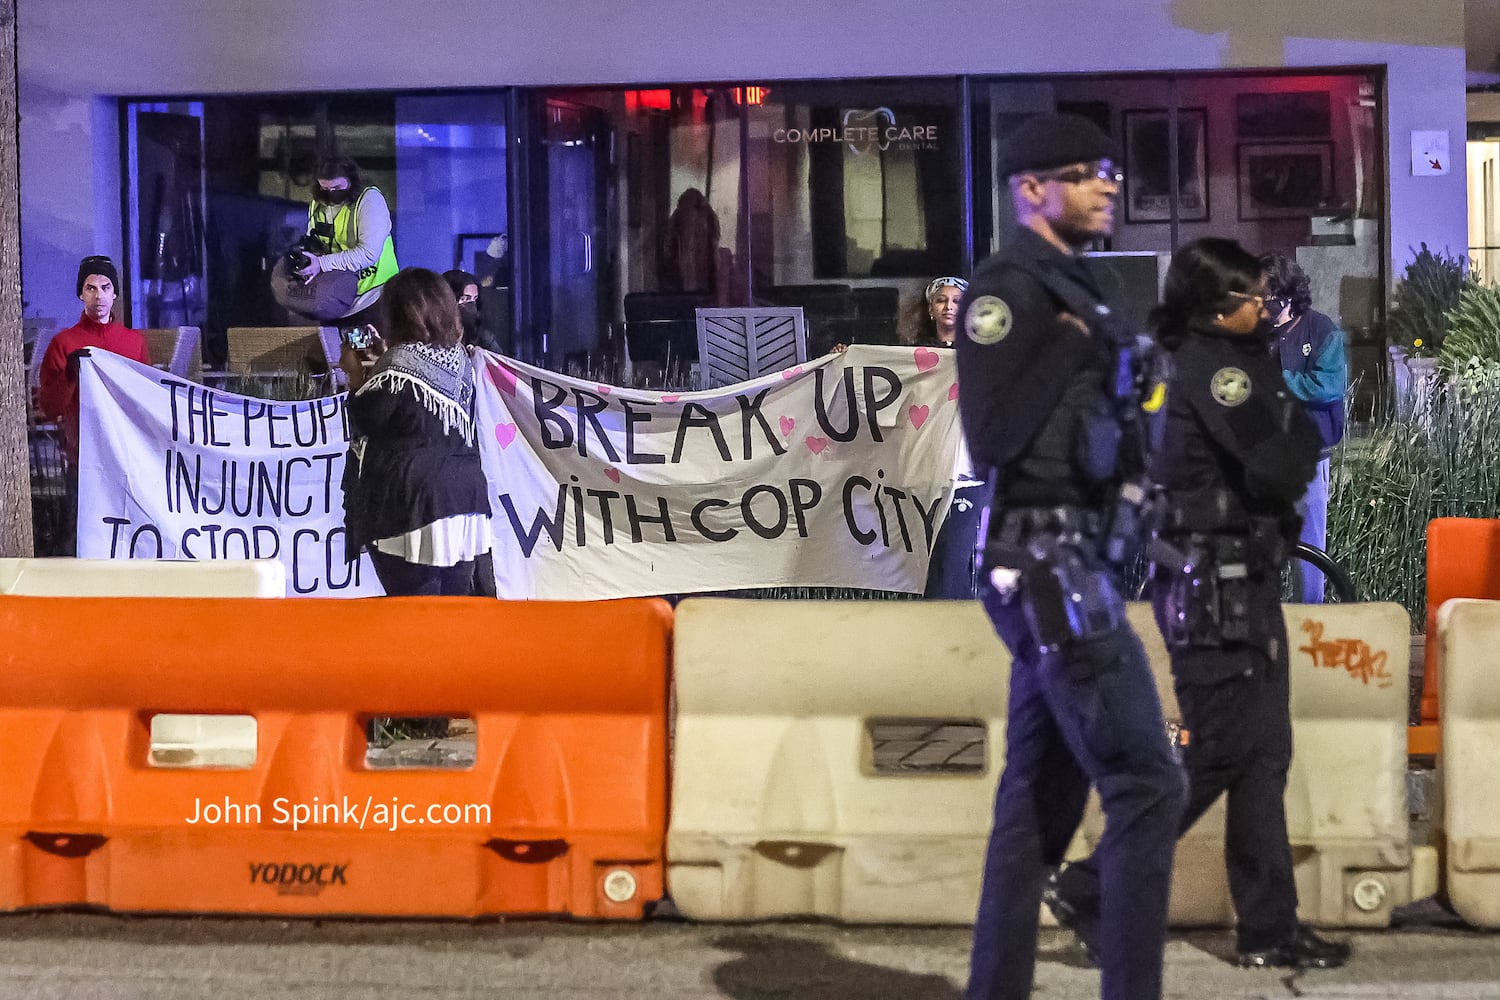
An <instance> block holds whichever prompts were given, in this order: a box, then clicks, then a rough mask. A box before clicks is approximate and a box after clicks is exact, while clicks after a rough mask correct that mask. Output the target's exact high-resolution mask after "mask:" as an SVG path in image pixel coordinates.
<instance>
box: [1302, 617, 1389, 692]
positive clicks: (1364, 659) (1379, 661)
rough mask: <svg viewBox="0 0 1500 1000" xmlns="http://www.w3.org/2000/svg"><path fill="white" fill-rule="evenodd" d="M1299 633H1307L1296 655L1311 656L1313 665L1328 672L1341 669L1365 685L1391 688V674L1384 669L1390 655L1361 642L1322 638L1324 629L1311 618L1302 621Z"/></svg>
mask: <svg viewBox="0 0 1500 1000" xmlns="http://www.w3.org/2000/svg"><path fill="white" fill-rule="evenodd" d="M1302 631H1304V632H1306V633H1307V645H1305V646H1298V647H1297V651H1298V652H1299V653H1306V654H1307V655H1309V656H1311V657H1312V661H1313V666H1315V667H1323V668H1325V669H1328V670H1338V669H1341V668H1342V669H1343V670H1344V671H1346V672H1347V673H1348V674H1349V676H1350V677H1357V678H1359V679H1360V680H1361V681H1363V682H1364V683H1365V684H1370V683H1374V684H1375V686H1376V687H1379V688H1388V687H1390V686H1391V675H1390V672H1389V671H1388V670H1386V660H1387V659H1388V658H1389V653H1388V652H1387V651H1386V650H1384V649H1371V648H1370V644H1369V643H1368V642H1365V641H1364V640H1363V639H1324V638H1323V631H1324V626H1323V623H1322V622H1320V621H1313V620H1312V619H1311V618H1309V619H1306V620H1304V621H1303V622H1302Z"/></svg>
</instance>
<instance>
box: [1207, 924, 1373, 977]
mask: <svg viewBox="0 0 1500 1000" xmlns="http://www.w3.org/2000/svg"><path fill="white" fill-rule="evenodd" d="M1348 960H1349V946H1348V945H1347V944H1345V943H1344V942H1342V941H1330V940H1328V939H1327V938H1325V937H1322V936H1320V935H1319V934H1318V933H1317V932H1315V931H1314V930H1313V929H1312V928H1311V927H1309V926H1307V925H1306V924H1298V925H1297V932H1296V933H1295V934H1293V935H1292V939H1291V940H1290V941H1286V942H1283V943H1282V944H1279V945H1276V946H1274V947H1271V948H1260V949H1246V948H1241V949H1240V950H1239V952H1238V954H1236V956H1235V962H1236V964H1237V965H1239V967H1240V968H1242V969H1264V968H1288V969H1337V968H1338V967H1339V966H1341V965H1343V964H1344V963H1345V962H1347V961H1348Z"/></svg>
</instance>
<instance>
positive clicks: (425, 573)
mask: <svg viewBox="0 0 1500 1000" xmlns="http://www.w3.org/2000/svg"><path fill="white" fill-rule="evenodd" d="M370 562H371V563H372V564H373V565H374V567H375V575H376V576H377V577H378V578H379V579H380V586H381V587H383V588H385V594H386V596H387V597H494V596H495V574H494V569H493V565H494V563H493V558H492V556H491V554H490V553H488V552H486V553H485V554H484V555H482V556H480V557H478V558H477V559H470V560H467V561H465V562H461V563H456V564H454V565H452V566H423V565H420V564H418V563H409V562H407V561H406V560H405V559H401V558H398V557H397V556H393V555H388V554H387V553H384V552H378V551H376V550H375V549H371V550H370Z"/></svg>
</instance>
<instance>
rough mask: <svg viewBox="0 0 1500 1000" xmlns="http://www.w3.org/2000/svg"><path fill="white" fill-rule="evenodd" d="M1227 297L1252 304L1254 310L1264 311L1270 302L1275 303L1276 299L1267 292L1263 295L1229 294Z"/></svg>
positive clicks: (1247, 293)
mask: <svg viewBox="0 0 1500 1000" xmlns="http://www.w3.org/2000/svg"><path fill="white" fill-rule="evenodd" d="M1229 297H1230V298H1231V299H1240V300H1242V301H1245V302H1254V303H1255V308H1257V309H1265V308H1267V307H1268V306H1269V305H1270V304H1271V303H1272V302H1275V301H1276V299H1275V298H1274V297H1273V296H1272V295H1271V294H1270V293H1269V292H1267V293H1265V294H1263V295H1252V294H1250V293H1249V292H1230V293H1229Z"/></svg>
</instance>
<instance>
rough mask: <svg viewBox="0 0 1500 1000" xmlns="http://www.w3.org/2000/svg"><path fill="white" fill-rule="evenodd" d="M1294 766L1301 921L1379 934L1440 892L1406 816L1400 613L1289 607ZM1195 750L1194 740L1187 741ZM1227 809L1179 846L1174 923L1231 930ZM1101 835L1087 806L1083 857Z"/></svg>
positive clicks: (1156, 655) (1172, 716)
mask: <svg viewBox="0 0 1500 1000" xmlns="http://www.w3.org/2000/svg"><path fill="white" fill-rule="evenodd" d="M1282 611H1283V613H1284V614H1285V616H1286V625H1287V638H1288V640H1289V642H1290V647H1291V648H1290V654H1289V660H1290V667H1291V708H1292V724H1293V743H1294V746H1293V757H1292V767H1291V771H1290V773H1289V774H1288V776H1287V790H1286V818H1287V835H1288V839H1290V841H1291V844H1292V859H1293V863H1294V865H1295V870H1296V877H1297V895H1298V904H1299V907H1298V909H1299V914H1300V916H1301V917H1302V919H1304V920H1307V921H1309V922H1312V923H1316V924H1321V925H1324V926H1330V927H1384V926H1386V925H1388V924H1389V923H1390V918H1391V909H1392V907H1394V906H1398V905H1400V904H1402V903H1406V902H1410V901H1411V900H1412V899H1419V898H1421V897H1423V896H1427V895H1431V894H1432V893H1433V892H1435V891H1436V890H1437V884H1436V883H1437V856H1436V852H1434V851H1433V850H1432V849H1431V848H1420V849H1418V850H1417V851H1416V852H1415V857H1414V852H1413V850H1412V847H1411V837H1410V830H1409V816H1408V814H1407V808H1406V715H1407V697H1408V682H1407V676H1408V668H1409V664H1408V660H1409V657H1410V654H1411V646H1410V619H1409V618H1408V616H1407V614H1406V611H1405V609H1403V608H1402V607H1401V606H1400V605H1397V604H1322V605H1318V604H1288V605H1284V606H1283V608H1282ZM1130 620H1131V623H1132V624H1133V625H1134V626H1135V629H1136V632H1137V634H1139V635H1140V636H1141V641H1142V642H1143V643H1144V644H1145V647H1146V653H1147V655H1148V656H1149V657H1150V659H1151V667H1152V671H1153V673H1154V674H1155V675H1156V680H1157V688H1158V691H1159V692H1160V693H1161V696H1162V710H1163V713H1164V714H1165V715H1166V717H1167V719H1168V720H1169V721H1178V720H1180V718H1181V713H1180V710H1179V709H1178V707H1177V698H1176V696H1175V694H1174V693H1173V692H1172V690H1171V675H1170V663H1169V661H1168V658H1167V651H1166V647H1165V645H1164V644H1163V643H1162V640H1161V635H1160V633H1159V632H1158V631H1157V628H1156V623H1155V620H1154V619H1153V618H1152V615H1151V608H1150V606H1149V605H1145V604H1137V605H1132V606H1131V608H1130ZM1189 739H1191V733H1189ZM1225 817H1226V809H1225V804H1224V799H1223V798H1222V797H1221V798H1220V799H1219V801H1218V802H1217V803H1215V805H1214V806H1213V808H1211V809H1210V810H1209V811H1208V813H1206V814H1205V815H1204V816H1203V818H1202V819H1201V820H1199V821H1198V823H1197V824H1196V825H1195V826H1194V827H1193V829H1191V830H1189V831H1188V832H1187V834H1186V836H1184V837H1183V838H1182V840H1181V841H1179V843H1178V848H1177V858H1176V863H1175V868H1174V874H1173V878H1172V906H1171V920H1172V922H1173V924H1175V925H1178V926H1191V925H1220V926H1222V925H1227V924H1231V923H1233V921H1234V908H1233V905H1232V904H1231V902H1230V898H1229V883H1228V879H1227V877H1226V876H1225V873H1224V823H1225ZM1103 832H1104V817H1103V814H1102V813H1101V812H1100V810H1099V807H1098V802H1097V799H1095V800H1094V801H1091V803H1090V806H1089V810H1088V813H1087V815H1086V817H1085V820H1084V824H1083V826H1082V828H1081V830H1080V836H1079V839H1078V841H1076V842H1075V844H1074V849H1075V851H1077V852H1078V853H1082V852H1083V851H1086V850H1087V849H1088V848H1089V847H1090V846H1091V845H1092V844H1094V843H1096V842H1097V841H1098V839H1099V837H1100V836H1102V834H1103Z"/></svg>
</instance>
